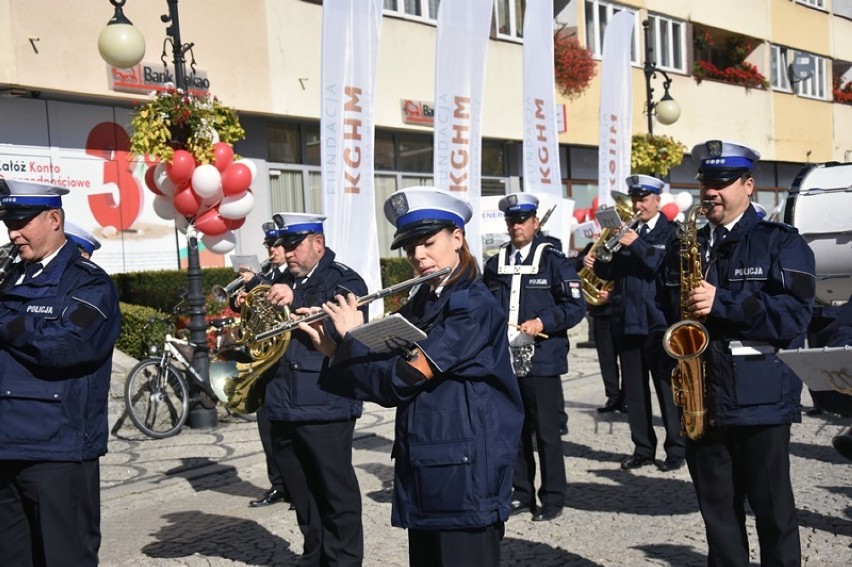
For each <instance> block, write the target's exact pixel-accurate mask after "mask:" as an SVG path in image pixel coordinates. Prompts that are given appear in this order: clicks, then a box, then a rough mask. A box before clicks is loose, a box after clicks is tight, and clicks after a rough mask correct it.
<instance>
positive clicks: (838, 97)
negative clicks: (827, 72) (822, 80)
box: [831, 75, 852, 104]
mask: <svg viewBox="0 0 852 567" xmlns="http://www.w3.org/2000/svg"><path fill="white" fill-rule="evenodd" d="M841 80H842V77H841V76H840V75H835V77H834V80H833V81H832V89H831V92H832V93H833V94H834V102H839V103H841V104H852V81H850V82H848V83H846V84H845V85H843V86H842V87H841V86H840V81H841Z"/></svg>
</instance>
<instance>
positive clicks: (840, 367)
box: [778, 346, 852, 395]
mask: <svg viewBox="0 0 852 567" xmlns="http://www.w3.org/2000/svg"><path fill="white" fill-rule="evenodd" d="M778 358H780V359H781V360H782V361H783V362H784V363H785V364H786V365H787V366H789V367H790V368H791V369H792V370H793V372H795V373H796V374H798V376H799V378H801V379H802V382H804V383H805V384H806V385H807V387H808V388H810V389H811V390H818V391H823V390H837V391H840V392H843V393H845V394H850V395H852V347H850V346H842V347H825V348H800V349H790V350H784V349H781V350H779V351H778Z"/></svg>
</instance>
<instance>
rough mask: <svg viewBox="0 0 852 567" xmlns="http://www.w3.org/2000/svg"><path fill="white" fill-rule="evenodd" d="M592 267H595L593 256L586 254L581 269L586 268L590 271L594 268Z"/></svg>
mask: <svg viewBox="0 0 852 567" xmlns="http://www.w3.org/2000/svg"><path fill="white" fill-rule="evenodd" d="M594 266H595V255H594V254H593V253H592V254H586V255H585V256H583V267H584V268H586V269H587V270H591V269H593V268H594Z"/></svg>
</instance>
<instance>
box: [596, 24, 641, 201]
mask: <svg viewBox="0 0 852 567" xmlns="http://www.w3.org/2000/svg"><path fill="white" fill-rule="evenodd" d="M634 28H635V16H634V15H633V14H631V13H630V12H628V11H626V10H622V11H621V12H619V13H617V14H616V15H615V16H613V17H612V19H611V20H610V21H609V23H608V24H607V26H606V33H605V34H604V42H603V60H602V64H601V106H600V141H599V144H598V205H599V206H600V205H607V206H612V205H613V204H614V201H613V198H612V192H613V191H620V192H622V193H624V192H625V189H624V183H625V180H626V179H627V177H628V176H629V175H630V152H631V149H630V148H631V135H630V132H631V128H632V122H633V106H632V105H633V100H632V99H633V79H632V77H631V69H630V46H631V44H632V37H633V30H634Z"/></svg>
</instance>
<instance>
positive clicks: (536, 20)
mask: <svg viewBox="0 0 852 567" xmlns="http://www.w3.org/2000/svg"><path fill="white" fill-rule="evenodd" d="M555 89H556V86H555V80H554V71H553V2H552V0H527V7H526V10H525V11H524V191H528V192H531V193H534V194H536V195H550V196H551V197H552V199H550V202H549V203H548V204H547V206H548V208H550V207H551V206H553V205H555V206H556V209H554V211H553V214H552V215H551V216H550V218H549V219H548V221H547V232H548V233H549V234H551V235H553V236H556V237H557V238H559V239H560V240H562V244H563V246H567V245H568V241H569V238H570V236H571V234H570V232H569V231H568V229H569V227H570V224H569V223H567V222H564V220H565V219H568V218H570V216H571V213H573V211H570V212H566V211H565V210H564V207H563V204H562V173H561V171H560V169H559V135H558V133H557V129H556V96H555V94H554V93H555ZM541 214H543V213H542V212H540V215H541Z"/></svg>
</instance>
